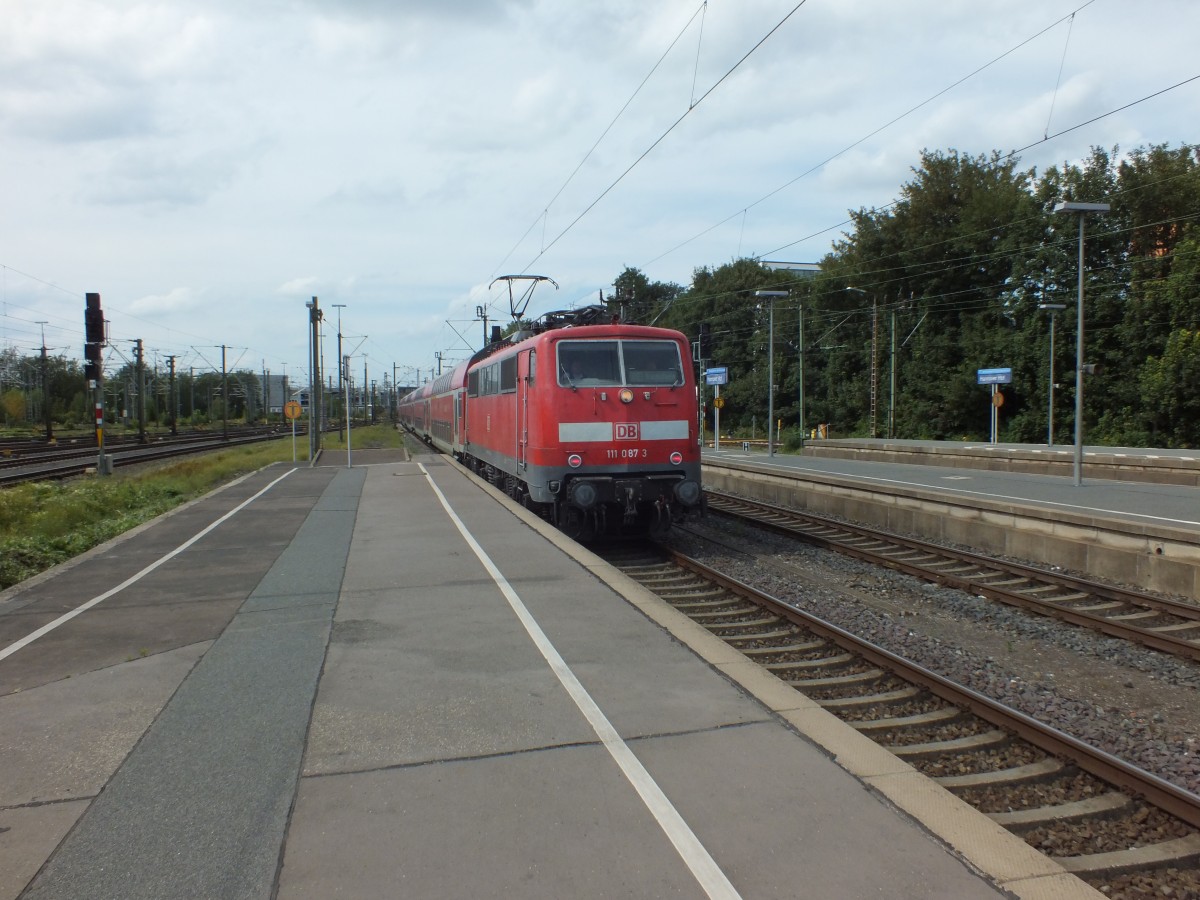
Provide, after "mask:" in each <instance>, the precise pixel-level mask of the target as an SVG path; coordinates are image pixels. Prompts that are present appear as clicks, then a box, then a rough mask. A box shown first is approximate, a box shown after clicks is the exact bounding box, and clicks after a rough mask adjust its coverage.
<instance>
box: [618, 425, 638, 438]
mask: <svg viewBox="0 0 1200 900" xmlns="http://www.w3.org/2000/svg"><path fill="white" fill-rule="evenodd" d="M637 439H638V427H637V422H618V423H617V440H618V441H636V440H637Z"/></svg>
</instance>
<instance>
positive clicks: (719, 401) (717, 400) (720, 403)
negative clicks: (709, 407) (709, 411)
mask: <svg viewBox="0 0 1200 900" xmlns="http://www.w3.org/2000/svg"><path fill="white" fill-rule="evenodd" d="M713 406H714V407H716V408H717V409H722V408H723V407H724V406H725V398H724V397H713Z"/></svg>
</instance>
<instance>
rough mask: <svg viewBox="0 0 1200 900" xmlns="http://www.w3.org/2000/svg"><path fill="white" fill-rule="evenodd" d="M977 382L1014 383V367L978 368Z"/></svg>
mask: <svg viewBox="0 0 1200 900" xmlns="http://www.w3.org/2000/svg"><path fill="white" fill-rule="evenodd" d="M975 377H976V379H977V380H976V382H975V383H976V384H1012V369H976V370H975Z"/></svg>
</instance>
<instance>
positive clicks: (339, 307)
mask: <svg viewBox="0 0 1200 900" xmlns="http://www.w3.org/2000/svg"><path fill="white" fill-rule="evenodd" d="M333 306H334V307H335V308H336V309H337V311H338V351H337V352H338V357H337V358H338V396H339V397H341V396H342V393H343V391H342V368H343V366H342V310H343V309H345V308H346V304H345V303H334V304H333ZM345 418H346V423H347V424H346V439H347V441H348V440H349V439H350V425H349V422H350V410H349V409H346V411H345Z"/></svg>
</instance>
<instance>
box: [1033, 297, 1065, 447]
mask: <svg viewBox="0 0 1200 900" xmlns="http://www.w3.org/2000/svg"><path fill="white" fill-rule="evenodd" d="M1066 308H1067V304H1065V303H1039V304H1038V309H1045V310H1049V312H1050V399H1049V402H1048V403H1047V405H1046V446H1047V447H1053V446H1054V316H1055V313H1057V312H1058V311H1059V310H1063V309H1066Z"/></svg>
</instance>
